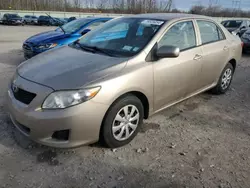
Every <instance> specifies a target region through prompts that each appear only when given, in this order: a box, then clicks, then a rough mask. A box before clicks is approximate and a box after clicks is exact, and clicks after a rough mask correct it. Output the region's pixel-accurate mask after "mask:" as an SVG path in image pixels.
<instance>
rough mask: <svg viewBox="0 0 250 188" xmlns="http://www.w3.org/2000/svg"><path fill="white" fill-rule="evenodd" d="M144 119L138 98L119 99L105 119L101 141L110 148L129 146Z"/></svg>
mask: <svg viewBox="0 0 250 188" xmlns="http://www.w3.org/2000/svg"><path fill="white" fill-rule="evenodd" d="M143 117H144V110H143V105H142V103H141V101H140V99H138V98H137V97H136V96H134V95H127V96H125V97H122V98H120V99H118V100H117V101H116V102H115V103H114V104H113V105H112V106H111V107H110V109H109V110H108V112H107V114H106V116H105V118H104V121H103V125H102V130H101V134H100V137H101V140H102V141H103V142H104V144H105V145H106V146H107V147H109V148H117V147H121V146H124V145H126V144H128V143H129V142H130V141H132V140H133V138H134V137H135V136H136V135H137V133H138V130H139V128H140V126H141V124H142V122H143Z"/></svg>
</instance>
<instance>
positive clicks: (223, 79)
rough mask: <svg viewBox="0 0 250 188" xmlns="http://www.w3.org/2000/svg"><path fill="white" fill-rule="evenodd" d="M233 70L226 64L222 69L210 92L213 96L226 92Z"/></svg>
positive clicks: (229, 64) (230, 65)
mask: <svg viewBox="0 0 250 188" xmlns="http://www.w3.org/2000/svg"><path fill="white" fill-rule="evenodd" d="M233 74H234V68H233V65H232V64H231V63H228V64H227V65H226V67H225V68H224V69H223V71H222V73H221V76H220V78H219V81H218V83H217V85H216V86H215V87H214V88H213V89H212V90H211V91H212V93H213V94H216V95H220V94H224V93H226V92H227V90H228V89H229V88H230V85H231V82H232V80H233Z"/></svg>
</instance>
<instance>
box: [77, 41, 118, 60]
mask: <svg viewBox="0 0 250 188" xmlns="http://www.w3.org/2000/svg"><path fill="white" fill-rule="evenodd" d="M77 44H78V45H79V46H80V48H81V49H83V50H85V51H89V52H92V53H96V52H100V53H102V54H105V55H108V56H111V57H114V56H115V55H114V54H111V53H110V52H108V51H107V50H105V49H101V48H98V47H97V46H87V45H83V44H81V43H79V42H77Z"/></svg>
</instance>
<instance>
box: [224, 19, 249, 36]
mask: <svg viewBox="0 0 250 188" xmlns="http://www.w3.org/2000/svg"><path fill="white" fill-rule="evenodd" d="M221 24H222V25H223V26H224V27H225V28H227V30H228V31H229V32H230V33H232V34H234V35H238V36H239V37H241V36H242V35H243V34H244V32H245V31H246V30H247V29H249V27H250V20H225V21H223V22H221Z"/></svg>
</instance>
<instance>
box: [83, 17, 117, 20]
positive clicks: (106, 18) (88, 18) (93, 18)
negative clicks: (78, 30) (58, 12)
mask: <svg viewBox="0 0 250 188" xmlns="http://www.w3.org/2000/svg"><path fill="white" fill-rule="evenodd" d="M79 19H83V20H102V19H105V20H109V19H112V18H110V17H86V18H79Z"/></svg>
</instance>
